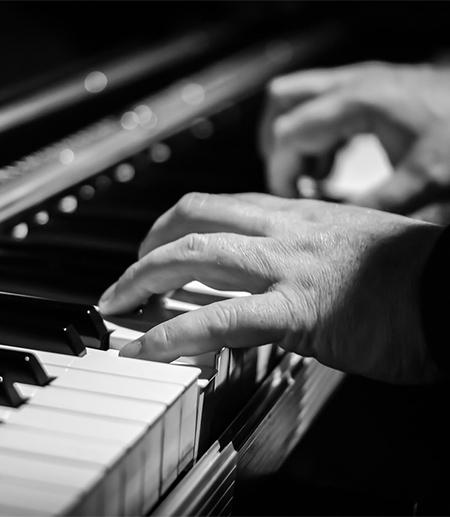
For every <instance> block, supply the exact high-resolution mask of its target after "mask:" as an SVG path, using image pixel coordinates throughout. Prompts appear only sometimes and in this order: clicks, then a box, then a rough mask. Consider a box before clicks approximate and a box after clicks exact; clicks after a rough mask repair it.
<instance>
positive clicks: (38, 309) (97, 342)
mask: <svg viewBox="0 0 450 517" xmlns="http://www.w3.org/2000/svg"><path fill="white" fill-rule="evenodd" d="M0 311H1V316H0V321H2V323H3V320H7V321H9V320H10V319H11V318H13V319H15V318H26V319H27V321H28V322H29V324H30V325H32V324H35V325H36V324H42V325H43V326H45V328H47V327H50V328H51V325H52V323H54V324H55V327H57V325H59V324H61V325H63V327H64V325H67V326H69V325H70V326H72V327H73V328H74V329H76V331H77V332H78V334H79V336H80V337H81V338H82V340H83V341H84V343H85V344H86V345H87V346H91V347H94V348H101V349H106V348H108V345H109V340H108V331H107V329H106V327H105V325H104V323H103V319H102V318H101V316H100V314H99V313H98V312H97V310H96V309H95V307H93V306H89V305H81V304H75V303H67V302H59V301H54V300H48V299H45V298H36V297H31V296H22V295H17V294H10V293H0ZM44 322H45V325H44Z"/></svg>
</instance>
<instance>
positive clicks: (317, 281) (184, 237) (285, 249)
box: [100, 193, 442, 383]
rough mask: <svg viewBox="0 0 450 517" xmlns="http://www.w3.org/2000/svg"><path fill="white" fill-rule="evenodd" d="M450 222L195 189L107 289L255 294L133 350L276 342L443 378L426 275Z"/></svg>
mask: <svg viewBox="0 0 450 517" xmlns="http://www.w3.org/2000/svg"><path fill="white" fill-rule="evenodd" d="M441 231H442V228H441V227H439V226H435V225H431V224H427V223H423V222H419V221H414V220H412V219H408V218H405V217H403V216H398V215H393V214H389V213H384V212H379V211H375V210H371V209H367V208H361V207H352V206H344V205H335V204H331V203H325V202H320V201H311V200H287V199H281V198H277V197H274V196H269V195H264V194H238V195H208V194H198V193H194V194H189V195H186V196H184V197H183V198H182V199H181V200H180V201H179V202H178V203H177V204H176V205H175V206H174V207H172V208H171V209H170V210H169V211H168V212H166V213H165V214H163V215H162V216H161V217H160V218H159V219H158V220H157V221H156V223H155V224H154V226H153V228H152V229H151V230H150V232H149V233H148V235H147V237H146V238H145V240H144V242H143V243H142V246H141V249H140V259H139V261H138V262H136V263H135V264H134V265H132V266H131V267H130V268H129V269H128V270H127V271H125V273H124V274H123V276H122V277H121V278H120V279H119V280H118V282H117V283H115V284H114V285H113V286H111V287H110V288H109V289H108V290H107V291H106V293H105V294H104V296H103V298H102V299H101V301H100V309H101V311H102V312H103V313H104V314H105V315H108V314H115V313H120V312H124V311H128V310H131V309H132V308H135V307H137V306H139V305H140V304H142V303H143V302H145V300H146V299H147V298H148V297H149V296H150V295H151V294H152V293H164V292H167V291H169V290H171V289H175V288H178V287H181V286H182V285H183V284H185V283H186V282H189V281H191V280H198V281H200V282H203V283H205V284H207V285H208V286H211V287H214V288H217V289H226V290H247V291H250V292H251V293H252V295H251V296H249V297H243V298H236V299H232V300H226V301H221V302H217V303H213V304H211V305H209V306H206V307H203V308H201V309H198V310H196V311H192V312H190V313H186V314H183V315H180V316H178V317H176V318H174V319H172V320H170V321H167V322H165V323H162V324H160V325H158V326H156V327H154V328H153V329H151V330H150V331H149V332H148V333H147V334H146V335H145V337H144V338H142V339H141V340H139V341H137V342H133V343H130V344H128V345H127V346H126V347H125V348H124V349H123V350H122V352H121V353H122V355H124V356H128V357H138V358H142V359H149V360H158V361H171V360H174V359H176V358H177V357H179V356H180V355H195V354H200V353H203V352H207V351H211V350H215V349H219V348H221V347H222V346H224V345H227V346H230V347H248V346H255V345H260V344H264V343H267V342H276V343H279V344H280V345H281V346H282V347H284V348H285V349H286V350H289V351H294V352H297V353H299V354H301V355H304V356H313V357H315V358H317V359H318V360H319V361H321V362H322V363H324V364H326V365H330V366H332V367H335V368H338V369H341V370H344V371H347V372H354V373H358V374H361V375H365V376H368V377H371V378H374V379H380V380H385V381H388V382H394V383H425V382H431V381H434V380H436V379H438V378H439V374H438V373H437V369H436V367H435V365H434V363H433V362H432V360H431V358H430V357H429V355H428V351H427V347H426V345H425V342H424V338H423V334H422V328H421V321H420V312H419V303H418V286H419V279H420V275H421V272H422V269H423V265H424V263H425V261H426V259H427V257H428V256H429V253H430V250H431V249H432V247H433V245H434V243H435V241H436V239H437V238H438V236H439V235H440V232H441Z"/></svg>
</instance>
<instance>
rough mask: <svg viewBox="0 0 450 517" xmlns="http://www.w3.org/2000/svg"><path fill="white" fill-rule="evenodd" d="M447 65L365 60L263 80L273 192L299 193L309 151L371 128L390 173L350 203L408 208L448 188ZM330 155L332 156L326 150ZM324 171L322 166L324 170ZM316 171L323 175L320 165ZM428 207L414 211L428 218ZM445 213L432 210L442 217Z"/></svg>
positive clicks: (329, 148) (316, 152)
mask: <svg viewBox="0 0 450 517" xmlns="http://www.w3.org/2000/svg"><path fill="white" fill-rule="evenodd" d="M449 121H450V68H439V67H435V66H431V65H415V66H410V65H391V64H387V63H379V62H368V63H361V64H356V65H350V66H343V67H339V68H334V69H320V70H312V71H306V72H298V73H293V74H290V75H287V76H283V77H279V78H276V79H274V80H273V81H272V82H271V83H270V85H269V86H268V95H267V105H266V110H265V114H264V117H263V121H262V124H261V130H260V149H261V153H262V155H263V157H264V159H265V163H266V175H267V183H268V187H269V189H270V190H271V192H272V193H274V194H276V195H279V196H284V197H297V189H296V182H297V179H298V177H299V176H301V175H312V176H314V175H315V174H316V171H311V170H308V166H309V167H310V166H311V165H308V164H310V162H308V160H307V159H306V158H307V157H308V156H310V155H312V156H322V157H323V156H327V155H331V159H328V160H325V161H326V162H328V163H332V161H333V160H332V155H334V153H335V152H336V150H337V149H339V148H340V147H341V146H342V145H344V144H345V143H346V142H348V141H349V140H350V139H351V138H352V137H353V136H355V135H357V134H359V133H373V134H376V135H377V136H378V138H379V139H380V141H381V143H382V145H383V147H384V148H385V150H386V152H387V154H388V156H389V159H390V161H391V162H392V164H393V166H394V168H395V172H394V174H393V175H392V177H391V178H389V179H388V180H387V181H386V182H385V183H384V184H382V185H380V186H379V187H377V188H376V189H374V190H371V191H370V192H367V193H366V194H364V195H362V196H359V197H355V198H353V199H350V200H349V201H351V202H352V203H354V204H358V205H361V206H367V207H372V208H376V209H379V210H388V211H392V212H398V213H402V214H410V213H413V212H416V211H418V210H419V209H422V208H423V207H425V206H426V205H428V204H429V203H433V202H436V201H439V200H440V197H441V196H442V193H443V192H444V191H447V198H448V197H449V195H448V193H449V191H450V150H449V149H450V146H449V142H450V122H449ZM329 158H330V156H329ZM325 173H326V171H325ZM321 174H324V172H323V171H322V172H321ZM430 215H431V213H430V212H425V213H417V216H418V217H423V218H430ZM443 215H444V212H439V210H438V211H436V210H434V216H435V217H434V219H435V220H436V222H440V220H441V218H442V217H439V216H443Z"/></svg>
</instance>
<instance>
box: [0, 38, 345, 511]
mask: <svg viewBox="0 0 450 517" xmlns="http://www.w3.org/2000/svg"><path fill="white" fill-rule="evenodd" d="M319 48H320V38H318V37H317V35H316V34H313V35H311V37H310V38H309V39H308V38H297V39H292V40H281V41H278V40H277V41H274V42H269V43H268V44H267V45H264V46H260V47H259V48H258V49H251V50H250V51H246V52H243V53H241V54H239V55H238V56H237V57H233V58H230V59H226V60H224V61H223V62H222V63H219V64H217V65H215V66H213V67H211V68H209V69H207V70H205V71H203V72H199V73H198V74H196V75H195V76H193V77H191V78H187V79H185V80H183V81H180V82H177V83H176V84H174V85H172V86H171V87H170V88H168V89H167V90H164V91H162V92H161V93H159V94H157V95H154V96H152V97H150V98H146V99H143V101H142V102H140V103H138V104H136V105H134V106H132V107H130V108H129V109H126V110H125V111H123V112H122V113H120V114H118V115H117V114H116V115H114V116H112V117H109V118H107V119H104V120H101V121H100V122H99V123H98V124H95V125H93V126H90V127H89V128H87V129H86V130H85V131H82V132H81V133H77V134H76V135H72V136H71V137H68V138H65V139H64V140H61V141H60V142H57V143H56V144H54V145H53V146H51V147H50V148H49V149H44V151H43V152H41V153H37V154H34V155H31V156H29V157H27V158H25V159H24V160H20V161H19V162H18V163H16V164H13V165H11V166H10V167H7V168H5V169H2V170H0V180H1V178H2V177H3V178H4V182H3V185H2V189H1V191H0V221H1V223H2V225H1V228H0V290H1V291H3V292H0V461H1V462H2V463H1V464H2V466H3V467H4V468H3V469H2V472H1V473H0V478H1V482H0V515H63V514H73V515H141V514H144V513H146V512H148V511H150V510H151V509H152V508H155V505H156V504H157V503H158V502H160V501H161V498H163V496H165V497H166V499H165V501H166V502H167V500H168V498H169V495H170V493H171V491H173V490H174V486H176V487H185V488H184V489H183V490H185V491H187V493H189V492H190V488H189V487H192V485H191V484H190V483H191V481H190V479H191V476H190V475H189V474H190V473H191V472H193V471H195V469H196V465H197V464H198V465H200V466H201V465H204V464H205V461H202V458H205V457H206V456H208V455H209V454H210V451H211V450H215V451H216V452H217V453H218V454H219V453H220V449H221V447H218V446H217V440H218V439H219V438H220V437H222V436H228V435H227V434H226V432H225V431H226V430H227V429H229V428H230V424H232V423H234V425H236V424H235V422H236V421H237V422H238V423H239V418H240V417H239V415H240V414H241V413H240V412H241V410H243V408H244V409H245V408H247V412H248V414H250V415H251V418H249V420H250V421H251V422H252V425H250V424H249V425H247V426H244V427H245V429H248V432H251V430H252V429H253V427H255V428H256V427H258V426H257V425H256V420H255V419H256V418H257V417H258V418H261V419H263V421H264V413H263V410H264V411H265V410H266V409H267V410H269V409H270V408H272V406H273V405H274V407H278V406H277V404H276V402H275V398H274V397H275V396H274V395H273V394H272V392H271V390H274V393H282V392H281V391H280V389H281V388H280V386H283V387H284V388H285V389H286V390H288V388H289V386H291V384H292V385H294V386H296V388H295V389H296V390H297V391H295V393H294V395H296V396H297V399H295V397H294V395H293V394H292V393H291V396H290V397H291V398H290V399H289V400H290V404H291V406H288V405H286V404H284V405H283V404H281V405H280V407H281V409H280V412H279V413H276V414H277V415H279V418H280V419H286V422H288V424H289V426H290V427H289V430H287V428H286V430H283V433H284V432H285V431H286V433H287V434H286V435H282V437H281V438H282V439H281V438H280V439H278V438H277V439H274V438H273V431H272V434H271V435H270V434H269V435H266V434H264V433H262V434H260V435H259V436H260V439H261V440H262V447H263V446H264V443H266V444H267V443H270V444H271V447H272V452H271V458H272V459H271V460H270V461H271V462H272V464H274V463H273V462H274V458H277V461H281V460H282V458H283V457H285V455H286V454H287V453H288V451H289V450H290V448H292V446H293V444H294V443H295V440H296V439H298V437H300V436H301V434H302V433H304V432H305V430H306V429H307V427H308V426H309V424H310V422H311V421H312V419H313V418H314V416H315V415H316V414H317V412H318V411H319V409H320V407H321V406H322V405H323V403H324V402H325V400H326V399H327V398H328V396H329V395H330V393H331V392H332V390H333V389H334V387H335V386H336V384H337V383H338V381H339V379H340V375H339V374H338V373H337V372H333V371H331V370H329V369H327V368H324V367H321V366H320V365H317V364H316V363H315V362H314V361H310V360H304V359H301V358H298V357H294V358H289V357H285V355H284V353H283V352H282V351H281V350H280V349H278V347H276V346H273V345H271V344H267V345H263V346H261V347H258V348H255V349H248V350H245V349H240V350H229V349H227V348H223V349H222V350H220V351H218V352H217V353H210V354H204V355H202V356H198V357H194V358H192V357H181V358H180V359H179V360H178V361H176V362H175V364H170V365H167V364H159V363H151V362H143V361H138V360H134V359H125V358H121V357H118V350H120V348H121V347H122V346H123V345H124V344H125V343H127V342H128V341H129V340H130V339H136V338H137V337H139V336H140V335H142V333H143V332H145V331H147V330H148V329H149V328H151V327H153V326H154V325H156V324H158V323H160V322H162V321H165V320H167V319H169V318H172V317H174V316H177V315H178V314H181V313H183V312H185V311H190V310H196V309H197V308H199V307H201V306H203V305H205V304H208V303H212V302H214V301H217V300H220V299H224V298H229V297H234V296H247V295H248V293H245V292H221V291H217V290H213V289H210V288H207V287H206V286H203V285H201V284H199V283H197V282H192V283H190V284H188V285H186V286H184V287H183V288H182V289H178V290H176V291H174V292H172V293H167V295H166V296H163V297H155V298H154V299H151V300H149V303H148V304H147V305H146V306H145V307H143V308H141V309H139V310H137V311H135V312H133V313H130V314H125V315H121V316H120V317H114V318H112V317H111V318H109V321H104V320H103V319H102V318H101V316H100V315H99V313H98V311H97V309H96V307H95V303H96V302H97V300H98V297H99V295H100V294H101V293H102V292H103V290H104V289H105V288H106V287H107V286H108V285H109V284H110V283H111V282H113V281H114V280H116V279H117V277H118V276H119V275H120V274H121V273H122V272H123V270H124V269H125V268H126V267H127V266H128V265H129V264H130V263H131V262H133V261H134V259H135V256H136V251H137V248H138V245H139V242H140V241H141V239H142V238H143V237H144V235H145V233H146V231H147V230H148V228H149V226H150V225H151V224H152V223H153V222H154V221H155V219H156V218H157V217H158V216H159V215H160V214H161V213H162V212H163V211H164V210H166V209H167V208H168V207H169V206H170V205H172V204H173V203H174V202H175V201H177V200H178V198H179V197H180V196H181V195H182V194H184V193H186V192H188V191H191V190H201V191H212V190H215V191H219V192H234V191H236V190H237V189H236V187H237V186H238V187H239V188H238V190H255V189H256V190H257V189H260V188H262V184H261V179H260V177H261V175H260V168H259V165H260V164H259V163H258V161H257V159H256V157H255V152H254V134H255V124H256V120H257V119H258V118H259V113H260V104H259V101H260V97H261V96H260V94H261V90H262V88H263V86H264V84H265V82H266V81H267V79H269V78H270V77H272V76H273V75H274V74H277V73H280V72H282V71H283V70H286V69H287V68H289V67H291V66H293V65H295V64H297V65H298V63H299V62H301V61H302V59H304V57H305V55H306V56H307V57H310V55H311V54H314V53H316V52H317V51H318V49H319ZM136 117H137V118H136ZM236 128H239V131H240V135H239V137H240V138H239V139H237V138H236V135H235V132H236ZM230 142H232V146H230ZM218 156H220V157H221V159H220V163H218V159H217V157H218ZM237 160H238V163H239V167H236V163H237ZM242 170H246V171H248V173H247V172H246V174H245V175H243V174H242ZM211 171H214V172H215V174H214V180H213V181H211ZM244 176H245V177H244ZM5 178H6V179H5ZM212 185H214V188H212ZM255 185H256V187H255ZM293 372H296V373H295V374H296V375H297V377H298V379H299V380H298V384H297V380H296V381H295V382H294V380H293V379H294V377H293V376H294V373H293ZM271 376H272V377H271ZM297 377H296V379H297ZM264 386H265V388H264V389H265V390H267V397H264V398H259V399H256V401H255V399H254V397H256V396H257V389H258V388H259V387H264ZM264 393H266V391H264ZM252 403H253V404H256V407H255V408H253V409H251V406H250V409H249V408H248V407H247V406H248V404H252ZM283 408H284V409H283ZM286 408H287V409H289V411H288V412H286ZM283 411H285V412H284V413H283ZM258 425H259V424H258ZM252 426H253V427H252ZM272 427H273V426H272ZM232 428H233V429H234V427H232ZM264 429H265V428H264V426H263V430H264ZM283 429H284V428H283ZM245 432H247V431H245ZM224 433H225V434H224ZM240 433H241V434H240V440H241V441H242V443H246V442H245V441H243V439H242V436H243V434H242V433H244V431H240ZM244 434H245V433H244ZM267 436H269V438H270V439H269V438H268V437H267ZM261 437H263V438H261ZM283 437H284V438H283ZM287 437H288V438H289V439H288V438H287ZM226 440H227V444H229V443H231V441H232V439H231V438H227V439H226ZM283 440H284V441H283ZM280 444H284V445H283V446H281V445H280ZM208 457H211V456H208ZM225 463H226V465H229V466H230V468H231V467H232V465H233V464H232V462H225ZM263 463H264V462H262V463H261V464H263ZM182 475H183V476H184V477H183V476H182ZM181 478H183V479H182V481H181V482H180V479H181ZM194 479H204V478H203V477H201V476H200V477H199V476H196V475H195V476H194ZM211 479H212V478H211ZM227 479H231V477H229V478H227ZM184 480H186V481H184ZM183 482H184V484H183ZM186 483H187V484H186ZM186 487H187V488H186ZM219 492H220V491H219ZM213 507H215V506H211V508H213Z"/></svg>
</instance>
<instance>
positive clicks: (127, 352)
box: [119, 340, 142, 357]
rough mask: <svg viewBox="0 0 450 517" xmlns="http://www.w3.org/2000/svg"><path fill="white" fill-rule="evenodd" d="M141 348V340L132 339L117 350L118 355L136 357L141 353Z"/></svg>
mask: <svg viewBox="0 0 450 517" xmlns="http://www.w3.org/2000/svg"><path fill="white" fill-rule="evenodd" d="M141 350H142V343H141V341H139V340H137V341H132V342H131V343H128V344H127V345H125V346H124V347H123V348H122V350H121V351H120V352H119V355H120V356H122V357H136V356H138V355H139V354H140V353H141Z"/></svg>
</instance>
